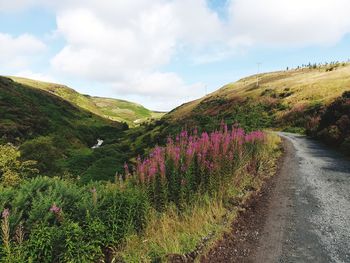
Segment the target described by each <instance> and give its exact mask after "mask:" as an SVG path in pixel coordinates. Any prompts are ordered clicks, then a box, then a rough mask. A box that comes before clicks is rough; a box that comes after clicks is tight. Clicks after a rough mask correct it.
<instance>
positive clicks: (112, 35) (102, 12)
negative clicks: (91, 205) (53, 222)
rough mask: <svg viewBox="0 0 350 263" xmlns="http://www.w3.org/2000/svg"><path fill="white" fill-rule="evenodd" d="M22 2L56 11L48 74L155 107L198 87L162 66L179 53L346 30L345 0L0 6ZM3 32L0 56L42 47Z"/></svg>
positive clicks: (23, 59)
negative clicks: (57, 45) (57, 44)
mask: <svg viewBox="0 0 350 263" xmlns="http://www.w3.org/2000/svg"><path fill="white" fill-rule="evenodd" d="M30 5H41V6H45V7H46V8H51V9H52V10H53V11H54V12H55V14H56V21H57V29H56V31H55V37H61V38H62V39H63V40H64V42H65V44H64V46H63V47H62V49H61V50H60V51H59V52H58V53H57V54H55V55H54V57H53V58H52V59H51V65H52V69H53V70H54V73H56V74H58V76H61V77H62V78H71V79H83V80H85V81H86V82H87V83H88V82H93V83H102V85H101V87H102V86H106V85H110V86H112V87H113V88H114V89H115V92H116V94H120V93H121V94H130V95H132V96H136V95H138V96H143V98H145V99H147V98H150V97H151V98H152V100H154V105H155V108H157V107H158V106H159V105H163V106H164V101H167V100H168V99H171V98H174V99H176V101H181V100H185V99H188V98H189V97H190V98H193V97H195V96H198V95H199V94H201V92H200V91H198V90H201V88H200V87H201V84H188V83H186V82H185V81H184V80H182V79H181V76H179V75H177V74H176V73H174V72H164V71H163V70H162V69H164V66H166V65H168V64H169V63H171V62H172V60H174V59H176V58H177V56H178V55H179V54H181V56H186V57H187V58H188V61H192V62H194V63H195V64H196V63H197V64H198V63H211V62H217V61H220V60H224V59H227V58H232V57H233V56H234V55H235V54H237V53H241V52H242V51H246V50H248V51H249V48H254V47H257V46H265V47H285V46H288V47H305V46H311V45H331V44H334V43H336V42H338V41H339V40H340V39H341V38H342V37H343V36H344V35H346V34H347V33H349V32H350V16H349V15H348V10H350V1H349V0H228V1H227V4H226V5H225V8H226V9H227V18H225V19H223V18H220V17H219V16H218V14H217V13H216V12H215V11H213V10H211V9H209V8H208V5H207V2H206V0H191V1H188V0H152V1H151V0H128V1H122V0H120V1H116V0H60V1H59V0H52V1H46V0H12V1H11V3H9V2H8V1H6V2H5V0H0V11H1V10H10V9H11V10H14V9H16V8H23V6H30ZM5 38H6V39H7V40H6V42H7V44H6V45H7V46H8V47H9V50H10V51H3V50H4V49H3V50H0V58H4V56H5V55H4V54H11V52H12V56H11V57H13V60H12V61H14V62H13V63H14V64H18V65H20V64H26V63H27V62H28V55H27V54H33V53H31V52H33V51H35V50H36V48H35V46H36V47H37V48H38V47H39V48H38V49H40V48H42V46H43V44H42V43H40V41H39V40H37V39H35V38H33V37H30V36H29V38H32V39H31V40H30V41H29V40H28V39H27V42H29V46H32V47H31V48H28V49H27V50H21V49H24V47H27V45H24V44H23V46H22V48H17V49H15V48H14V46H16V45H12V43H14V42H16V41H17V42H19V43H20V42H21V41H19V40H18V39H17V38H14V37H11V36H8V35H7V36H5ZM27 38H28V36H27ZM9 39H10V40H9ZM15 40H16V41H15ZM3 41H4V40H3ZM22 41H23V40H22ZM23 42H25V41H23ZM0 45H1V47H3V45H2V43H1V35H0ZM40 45H41V47H40ZM17 46H21V45H20V44H17ZM11 47H13V48H11ZM14 50H19V52H17V51H14ZM17 54H22V55H17ZM6 58H9V55H6ZM55 76H56V75H55ZM56 78H57V76H56ZM197 91H198V92H197ZM135 94H136V95H135ZM157 105H158V106H157ZM163 106H159V107H163ZM168 109H170V107H169V108H168Z"/></svg>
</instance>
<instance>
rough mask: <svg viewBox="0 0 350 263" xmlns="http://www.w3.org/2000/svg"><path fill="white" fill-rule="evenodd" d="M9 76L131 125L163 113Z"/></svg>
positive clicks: (157, 116) (52, 84)
mask: <svg viewBox="0 0 350 263" xmlns="http://www.w3.org/2000/svg"><path fill="white" fill-rule="evenodd" d="M10 78H11V79H13V80H14V81H16V82H18V83H21V84H24V85H27V86H31V87H33V88H37V89H41V90H45V91H48V92H50V93H52V94H55V95H57V96H59V97H61V98H63V99H65V100H67V101H69V102H71V103H73V104H74V105H77V106H78V107H80V108H83V109H85V110H88V111H91V112H93V113H95V114H96V115H99V116H101V117H104V118H107V119H111V120H114V121H119V122H126V123H127V124H128V125H129V126H131V127H134V126H136V125H138V124H140V123H142V122H145V121H147V120H149V119H151V118H160V117H161V116H162V115H163V113H157V112H153V111H150V110H148V109H146V108H145V107H143V106H142V105H139V104H137V103H133V102H129V101H125V100H118V99H110V98H99V97H91V96H88V95H83V94H80V93H79V92H77V91H75V90H74V89H71V88H69V87H67V86H64V85H60V84H55V83H49V82H43V81H37V80H32V79H27V78H20V77H10Z"/></svg>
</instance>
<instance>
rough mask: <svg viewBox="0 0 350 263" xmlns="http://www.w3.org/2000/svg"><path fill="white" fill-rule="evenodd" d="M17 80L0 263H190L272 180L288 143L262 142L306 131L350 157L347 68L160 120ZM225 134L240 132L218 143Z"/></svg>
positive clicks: (250, 88)
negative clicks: (185, 260) (182, 259)
mask: <svg viewBox="0 0 350 263" xmlns="http://www.w3.org/2000/svg"><path fill="white" fill-rule="evenodd" d="M257 78H259V83H260V84H259V85H257V84H256V81H257ZM13 79H15V80H16V81H13V80H11V79H9V78H4V77H0V179H1V180H0V211H1V212H2V219H1V225H2V234H1V239H0V247H1V249H0V262H8V263H12V262H102V261H105V262H111V261H113V260H114V261H118V260H121V261H122V260H124V261H125V262H140V261H142V262H161V261H165V260H166V259H169V258H171V256H172V254H186V253H190V252H191V251H193V250H195V249H196V247H197V245H198V243H200V242H201V240H202V239H203V238H204V237H207V236H212V237H214V238H215V237H216V236H218V235H220V234H222V233H223V231H225V229H226V227H227V225H226V224H225V222H226V221H230V220H231V219H233V218H234V217H235V215H236V212H237V211H238V209H239V208H238V206H240V207H242V204H244V202H246V201H247V200H248V199H249V197H250V196H251V195H254V194H256V193H257V192H259V191H260V189H261V187H262V185H263V184H264V181H265V180H266V179H267V178H268V177H270V176H271V175H273V174H274V173H275V170H276V165H275V164H276V159H277V158H278V156H279V154H280V149H279V147H280V140H279V138H278V137H277V136H276V135H271V134H266V133H261V132H256V130H260V129H265V128H267V129H269V128H273V129H284V130H288V131H293V132H301V133H302V132H304V131H305V130H306V132H307V133H308V134H310V135H313V136H315V137H317V138H320V139H322V140H323V141H325V142H327V143H329V144H331V145H334V146H337V147H339V148H341V149H342V150H343V151H344V152H347V153H349V149H350V147H349V145H350V134H349V132H350V128H349V127H350V112H349V111H350V110H349V105H350V103H349V98H350V97H349V94H348V93H349V92H346V91H348V90H349V87H350V66H349V65H348V64H343V63H331V64H325V65H316V66H315V65H314V64H309V65H306V66H303V67H299V68H298V69H293V70H288V71H283V72H282V71H281V72H274V73H267V74H260V75H259V76H252V77H248V78H245V79H242V80H240V81H238V82H236V83H232V84H229V85H226V86H224V87H223V88H221V89H220V90H218V91H216V92H214V93H212V94H210V95H207V96H205V97H204V98H201V99H199V100H196V101H193V102H189V103H186V104H184V105H182V106H180V107H178V108H176V109H174V110H173V111H171V112H170V113H168V114H166V115H165V116H164V117H162V118H161V119H157V120H150V119H152V118H153V117H155V115H157V113H152V112H150V111H148V110H147V109H145V108H144V107H142V106H140V105H136V104H130V103H129V102H126V101H120V100H114V99H107V98H96V97H89V96H85V95H81V94H79V93H77V92H75V91H74V90H72V89H69V88H67V87H65V86H60V85H57V84H51V83H43V82H37V81H33V80H28V79H20V78H13ZM342 94H343V95H342ZM152 114H153V115H152ZM159 115H162V114H161V113H159ZM157 117H159V116H157ZM115 120H123V121H125V122H127V123H128V124H130V125H131V126H136V127H134V128H133V129H128V127H127V126H128V125H126V123H120V122H116V121H115ZM148 120H149V121H148ZM135 121H136V122H135ZM222 122H224V123H227V124H228V125H229V126H230V127H231V126H232V129H230V130H228V129H227V128H225V126H223V127H222V128H221V129H220V130H219V131H216V129H217V127H218V126H219V125H220V123H222ZM242 128H244V129H245V130H246V131H247V134H245V133H244V132H243V130H242ZM192 130H193V131H195V132H194V133H193V134H189V133H187V132H186V131H192ZM176 135H178V136H176ZM170 138H171V139H170ZM97 139H102V140H103V144H102V146H101V147H99V148H95V149H92V148H91V147H92V146H93V145H94V144H95V143H96V140H97ZM9 142H10V143H12V144H8V143H9ZM157 145H158V146H157ZM225 219H226V220H225Z"/></svg>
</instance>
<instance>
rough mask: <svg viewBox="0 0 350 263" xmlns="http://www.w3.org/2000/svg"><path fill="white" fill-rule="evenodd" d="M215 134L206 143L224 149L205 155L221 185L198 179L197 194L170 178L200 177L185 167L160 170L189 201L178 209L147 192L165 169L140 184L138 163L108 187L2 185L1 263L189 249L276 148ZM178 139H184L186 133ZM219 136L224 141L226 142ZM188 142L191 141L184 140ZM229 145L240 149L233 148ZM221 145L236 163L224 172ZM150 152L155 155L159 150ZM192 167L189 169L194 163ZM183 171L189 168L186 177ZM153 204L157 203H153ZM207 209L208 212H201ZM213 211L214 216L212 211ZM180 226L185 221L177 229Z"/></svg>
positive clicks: (254, 138)
mask: <svg viewBox="0 0 350 263" xmlns="http://www.w3.org/2000/svg"><path fill="white" fill-rule="evenodd" d="M215 134H216V135H214V134H213V135H210V138H211V140H213V143H214V142H216V141H218V140H219V141H220V144H222V147H221V146H220V147H219V148H216V147H217V146H213V148H212V149H211V150H209V152H208V160H207V161H208V164H209V166H208V169H209V170H210V169H212V172H211V176H212V179H214V176H217V178H225V180H221V179H220V180H218V182H221V181H222V184H221V183H220V184H215V183H214V180H210V181H212V182H213V183H214V184H212V183H209V184H207V183H206V181H205V177H204V175H202V177H203V180H204V181H203V183H199V184H197V189H198V190H194V189H193V190H190V189H189V191H187V190H186V189H187V188H188V187H187V183H184V181H183V180H181V184H180V185H178V184H177V183H176V182H175V181H172V180H173V179H176V178H178V176H181V177H183V178H188V180H189V181H188V186H190V185H192V184H189V182H190V181H193V180H192V179H194V177H193V178H192V179H191V176H192V175H193V176H195V177H196V178H198V176H200V174H196V172H195V170H191V169H187V172H186V171H183V174H182V175H181V174H179V175H178V176H175V175H170V173H173V171H174V170H172V169H173V166H172V164H171V163H170V162H171V161H170V159H169V160H168V161H167V162H166V164H165V165H166V166H165V167H164V169H165V170H164V171H165V172H166V173H169V176H170V177H169V178H168V180H169V181H168V183H167V185H168V186H169V187H170V188H171V189H176V187H180V188H179V191H180V192H183V194H184V195H183V197H184V198H185V199H184V201H185V200H187V201H186V202H183V203H181V205H180V206H179V205H178V204H177V202H176V201H175V200H173V199H172V198H171V196H172V195H171V191H170V190H169V191H168V190H165V189H164V191H159V192H153V194H151V192H150V191H149V190H150V189H153V187H152V186H151V185H153V186H154V187H156V186H157V185H159V184H158V183H161V184H162V182H164V183H165V181H162V180H161V179H160V181H157V180H158V179H157V180H155V181H153V179H152V178H153V177H152V176H155V178H160V177H159V176H161V174H160V172H161V171H163V170H162V169H163V168H161V170H155V171H154V172H155V173H156V174H158V175H155V174H154V172H153V171H152V169H151V168H152V167H151V166H150V167H149V168H150V169H151V170H148V171H149V173H148V174H144V176H145V179H146V178H147V179H146V180H147V181H148V183H147V182H146V181H144V182H141V181H140V180H139V179H140V173H139V171H140V170H139V168H140V166H139V165H137V166H136V170H135V172H133V173H132V174H131V173H130V172H129V170H128V169H127V167H126V166H125V168H126V173H125V174H124V175H123V176H122V178H124V179H123V180H122V181H121V180H120V178H116V181H115V182H114V183H101V182H100V183H98V182H90V183H87V184H84V185H82V184H81V183H80V181H79V180H77V179H72V178H71V179H59V178H48V177H41V176H39V177H36V178H33V179H26V180H24V181H23V182H22V183H21V184H20V185H17V186H7V187H4V186H0V187H1V191H0V210H1V211H3V213H2V220H1V224H2V229H3V233H2V239H1V242H0V244H1V251H0V253H1V257H0V258H1V262H72V261H74V262H96V261H100V260H103V259H104V260H107V261H111V260H112V259H113V258H114V259H117V258H119V257H122V258H124V259H125V260H127V261H128V262H139V260H140V253H146V254H143V257H144V259H145V261H153V260H160V259H164V257H165V256H166V254H167V253H169V252H170V251H171V250H172V249H174V248H175V247H174V246H175V244H177V245H176V246H177V248H176V249H175V250H173V252H186V251H189V250H191V249H193V248H194V247H195V245H196V243H197V242H198V241H199V240H200V238H201V237H203V235H206V234H207V233H208V232H210V231H214V230H218V229H222V227H220V226H219V225H220V221H221V220H220V219H219V217H220V216H221V215H223V214H224V210H225V209H224V208H223V205H224V203H225V202H228V201H229V200H228V198H230V197H232V196H233V195H235V194H237V193H239V194H241V195H244V194H245V193H246V192H247V190H246V188H244V189H245V190H244V189H243V188H242V185H245V186H247V185H255V187H258V184H261V178H260V176H259V175H260V174H261V171H262V169H263V164H264V162H266V161H267V159H266V156H271V154H273V152H275V151H276V148H275V146H271V144H269V143H268V141H267V140H263V138H262V137H261V136H262V134H261V133H251V134H247V135H244V134H243V133H242V131H241V130H237V131H235V130H233V131H232V132H227V131H222V132H221V133H215ZM220 134H222V136H221V135H220ZM225 134H226V135H225ZM181 136H182V138H184V135H181ZM204 136H205V135H204ZM225 138H226V139H227V138H229V139H230V141H228V140H226V139H225ZM188 139H189V140H191V139H190V137H188ZM198 140H199V138H198ZM219 141H218V142H219ZM193 142H194V141H193ZM198 142H199V141H198ZM202 143H203V144H199V146H201V145H202V146H203V147H204V145H206V140H202ZM231 143H235V144H236V143H238V144H239V145H241V146H240V147H239V148H237V147H231V146H229V145H230V144H231ZM181 145H182V146H181ZM225 145H227V147H228V148H227V151H228V152H232V154H229V155H228V156H232V158H234V159H235V161H234V163H233V165H232V166H230V169H228V168H229V167H226V166H225V167H223V166H222V165H223V163H222V162H221V161H219V160H221V159H222V158H219V156H221V155H222V154H223V152H222V153H221V155H220V153H217V152H216V151H217V150H219V149H220V152H221V151H225V150H224V149H225V147H226V146H225ZM168 146H169V145H168ZM179 146H180V147H185V144H182V143H180V145H179ZM202 146H201V147H202ZM169 147H170V146H169ZM186 147H189V148H187V150H186V149H183V152H182V151H181V152H180V153H179V154H180V155H179V157H180V160H183V162H184V164H185V163H187V164H188V165H190V166H192V165H191V164H190V163H188V161H189V159H188V158H189V155H188V154H189V150H190V149H192V147H194V146H193V145H192V146H191V145H188V146H186ZM164 149H166V148H164ZM193 149H194V148H193ZM230 149H231V150H230ZM174 150H175V148H174ZM203 150H204V149H203ZM155 151H159V148H156V149H155ZM175 152H176V150H175ZM233 153H235V154H233ZM217 154H219V155H217ZM150 158H155V159H153V160H154V161H159V160H160V159H159V158H158V156H154V155H153V154H152V155H150ZM215 160H217V161H215ZM203 161H204V160H203ZM145 163H148V161H146V160H145V161H144V163H143V164H140V165H144V164H145ZM151 163H153V161H151ZM211 163H212V165H210V164H211ZM193 164H194V165H195V162H194V163H193ZM189 171H193V173H191V174H192V175H191V174H190V173H189ZM171 178H173V179H171ZM229 178H230V179H229ZM258 178H260V179H258ZM193 182H194V181H193ZM224 182H225V183H224ZM170 184H171V185H170ZM201 185H202V186H203V187H201ZM220 185H221V186H220ZM149 187H150V188H149ZM234 187H236V188H234ZM170 188H169V189H170ZM181 189H182V190H181ZM191 189H192V188H191ZM200 189H202V190H200ZM232 189H242V191H238V190H237V191H233V190H232ZM249 189H251V187H250V188H249ZM202 191H203V192H202ZM232 191H233V192H232ZM157 193H164V196H169V198H167V200H168V201H166V202H165V199H159V198H160V195H158V194H157ZM203 197H205V198H203ZM161 200H162V201H161ZM159 202H161V203H162V204H163V205H162V206H159ZM212 202H213V203H214V205H213V206H211V204H212ZM220 204H221V205H220ZM209 210H212V212H211V213H208V214H207V211H209ZM215 211H218V213H219V214H214V212H215ZM171 215H173V216H174V217H173V218H172V220H173V221H172V222H174V223H175V222H177V224H176V225H177V227H175V228H174V229H173V231H175V232H176V231H177V229H179V233H178V234H177V235H175V236H174V238H169V239H165V241H166V242H165V243H161V240H160V239H159V238H164V235H165V232H164V229H163V230H159V231H160V232H159V231H155V232H154V227H155V224H156V222H158V223H159V222H163V223H162V224H163V226H165V225H166V224H169V222H170V219H169V217H170V216H171ZM200 215H202V219H203V222H202V223H201V224H199V226H197V227H193V226H191V225H192V224H193V222H194V221H193V220H194V219H196V218H197V219H198V218H199V216H200ZM166 222H168V223H166ZM179 222H182V223H184V224H181V227H180V225H179ZM168 227H169V225H168ZM202 227H203V228H202ZM201 228H202V229H201ZM152 229H153V230H152ZM187 230H188V231H189V232H188V233H190V234H193V236H190V235H188V234H187V235H186V234H185V233H186V232H184V231H187ZM159 235H161V236H159ZM146 237H147V238H150V240H151V241H152V242H150V243H147V244H144V245H142V246H140V247H139V248H138V249H137V250H133V249H132V244H135V243H134V242H135V240H138V238H141V239H144V238H146ZM125 251H129V252H128V254H125Z"/></svg>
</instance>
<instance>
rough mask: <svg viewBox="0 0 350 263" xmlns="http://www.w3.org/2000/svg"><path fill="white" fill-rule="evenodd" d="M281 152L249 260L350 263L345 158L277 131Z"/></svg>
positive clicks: (349, 183) (349, 164)
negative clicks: (255, 247)
mask: <svg viewBox="0 0 350 263" xmlns="http://www.w3.org/2000/svg"><path fill="white" fill-rule="evenodd" d="M280 136H282V137H283V138H285V139H286V140H287V142H286V143H285V148H286V149H285V150H286V155H285V158H284V162H283V164H282V167H281V170H280V174H279V178H278V179H277V183H276V188H275V189H274V193H273V196H272V199H271V201H270V204H269V208H268V212H267V215H266V221H265V224H264V228H263V232H262V235H261V237H260V239H259V245H258V249H257V250H256V252H255V255H254V260H253V262H266V263H267V262H288V263H289V262H298V263H301V262H319V263H322V262H327V263H328V262H350V161H349V160H347V159H345V158H344V157H343V156H342V155H340V154H338V153H336V152H334V151H332V150H330V149H328V148H326V147H324V146H323V145H321V144H320V143H318V142H316V141H313V140H310V139H308V138H306V137H305V136H300V135H295V134H289V133H280Z"/></svg>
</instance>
